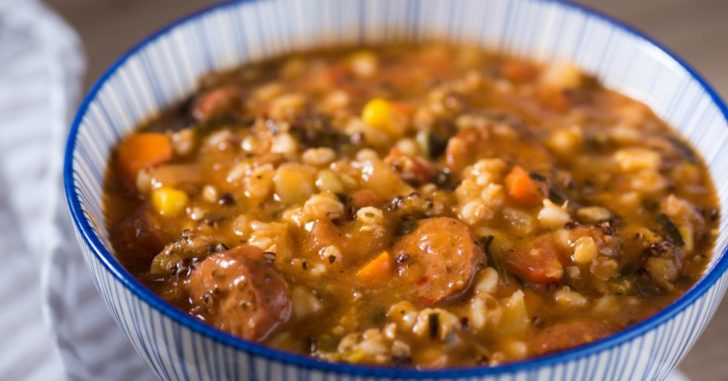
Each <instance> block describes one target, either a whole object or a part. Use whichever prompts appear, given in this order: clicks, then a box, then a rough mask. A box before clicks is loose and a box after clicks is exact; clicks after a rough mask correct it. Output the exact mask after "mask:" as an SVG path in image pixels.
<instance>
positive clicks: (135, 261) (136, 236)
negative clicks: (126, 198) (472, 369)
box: [109, 205, 166, 268]
mask: <svg viewBox="0 0 728 381" xmlns="http://www.w3.org/2000/svg"><path fill="white" fill-rule="evenodd" d="M109 233H110V235H111V242H112V243H113V244H114V248H115V249H116V254H117V255H118V256H119V258H120V259H121V260H122V261H123V262H124V264H126V265H128V266H131V267H142V268H143V267H148V266H149V263H150V262H151V261H152V258H154V256H155V255H157V253H159V251H160V250H162V248H164V239H165V238H166V237H163V234H162V232H161V228H160V226H159V223H158V222H157V221H156V219H155V218H154V216H152V214H151V213H149V211H148V208H147V207H146V206H144V205H142V206H140V207H138V208H137V209H136V210H134V212H132V213H131V214H129V215H128V216H126V217H124V218H123V219H122V220H121V221H119V222H118V223H116V224H114V225H113V227H112V228H111V231H110V232H109Z"/></svg>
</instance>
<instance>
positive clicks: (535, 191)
mask: <svg viewBox="0 0 728 381" xmlns="http://www.w3.org/2000/svg"><path fill="white" fill-rule="evenodd" d="M506 188H507V189H508V195H510V196H511V198H513V199H514V200H515V201H517V202H519V203H521V204H526V205H536V204H539V203H540V202H541V201H542V200H543V195H544V193H545V192H544V191H543V189H542V188H541V186H540V185H539V184H538V183H536V181H534V180H533V179H532V178H531V177H530V176H529V175H528V172H526V171H525V170H523V168H521V167H519V166H515V167H513V169H512V170H511V172H510V173H509V174H508V176H506Z"/></svg>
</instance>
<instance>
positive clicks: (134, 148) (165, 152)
mask: <svg viewBox="0 0 728 381" xmlns="http://www.w3.org/2000/svg"><path fill="white" fill-rule="evenodd" d="M171 158H172V143H171V142H170V141H169V137H167V136H166V135H164V134H161V133H157V132H143V133H140V134H134V135H131V136H130V137H128V138H127V139H126V140H124V141H123V142H122V143H121V145H119V151H118V165H119V168H120V169H121V171H122V173H123V174H124V176H125V177H126V178H127V180H129V181H130V182H132V183H133V182H134V181H136V176H137V173H138V172H139V171H140V170H142V169H145V168H149V167H151V166H155V165H159V164H162V163H164V162H166V161H168V160H170V159H171Z"/></svg>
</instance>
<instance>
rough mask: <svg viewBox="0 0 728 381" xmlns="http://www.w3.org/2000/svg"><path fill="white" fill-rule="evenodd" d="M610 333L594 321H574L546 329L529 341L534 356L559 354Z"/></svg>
mask: <svg viewBox="0 0 728 381" xmlns="http://www.w3.org/2000/svg"><path fill="white" fill-rule="evenodd" d="M610 334H611V331H610V330H609V328H608V327H607V325H605V324H604V323H601V322H598V321H594V320H575V321H570V322H566V323H557V324H554V325H552V326H550V327H546V328H545V329H544V330H543V331H541V332H539V333H537V334H536V335H535V336H534V337H533V338H532V339H531V352H532V353H533V354H534V355H537V356H538V355H545V354H548V353H555V352H561V351H564V350H567V349H570V348H574V347H577V346H579V345H584V344H587V343H591V342H592V341H596V340H599V339H602V338H604V337H607V336H609V335H610Z"/></svg>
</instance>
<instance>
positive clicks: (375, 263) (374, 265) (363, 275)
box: [356, 251, 392, 284]
mask: <svg viewBox="0 0 728 381" xmlns="http://www.w3.org/2000/svg"><path fill="white" fill-rule="evenodd" d="M391 275H392V264H391V263H390V258H389V253H388V252H387V251H383V252H381V254H379V255H377V256H376V257H374V259H372V260H370V261H369V262H367V264H365V265H364V266H362V267H361V268H360V269H359V271H357V272H356V279H357V280H359V281H360V282H363V283H368V284H374V283H376V282H382V281H385V280H387V279H388V278H389V277H390V276H391Z"/></svg>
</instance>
